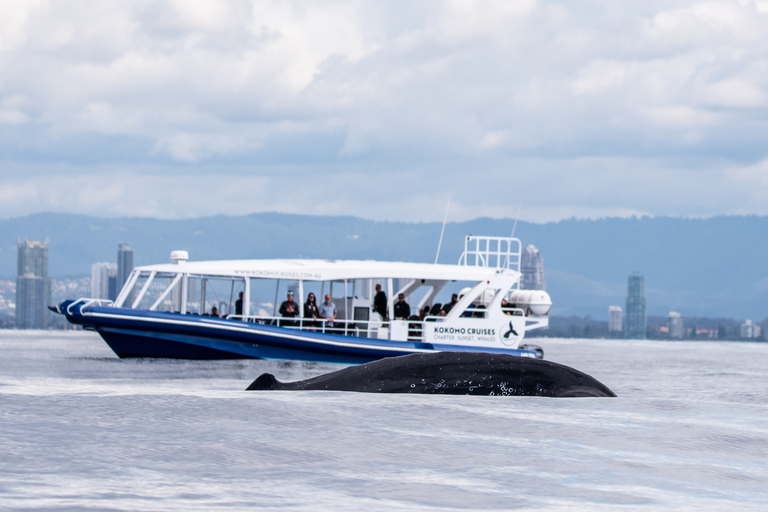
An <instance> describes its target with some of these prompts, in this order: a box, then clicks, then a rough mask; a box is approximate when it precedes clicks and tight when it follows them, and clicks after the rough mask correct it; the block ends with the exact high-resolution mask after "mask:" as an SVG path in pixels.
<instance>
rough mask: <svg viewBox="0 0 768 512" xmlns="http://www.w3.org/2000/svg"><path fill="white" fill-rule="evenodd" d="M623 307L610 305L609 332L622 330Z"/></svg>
mask: <svg viewBox="0 0 768 512" xmlns="http://www.w3.org/2000/svg"><path fill="white" fill-rule="evenodd" d="M621 313H622V311H621V308H620V307H619V306H608V332H621V331H622V330H623V329H622V326H621Z"/></svg>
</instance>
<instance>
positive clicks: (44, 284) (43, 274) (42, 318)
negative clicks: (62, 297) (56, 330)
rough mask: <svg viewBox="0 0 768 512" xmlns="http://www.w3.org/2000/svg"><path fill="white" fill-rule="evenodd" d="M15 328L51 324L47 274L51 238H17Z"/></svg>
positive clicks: (32, 327) (48, 278)
mask: <svg viewBox="0 0 768 512" xmlns="http://www.w3.org/2000/svg"><path fill="white" fill-rule="evenodd" d="M16 271H17V274H16V327H18V328H19V329H45V328H47V327H48V324H49V320H50V318H49V317H50V312H49V310H48V306H49V305H50V302H51V278H50V277H49V276H48V240H46V241H45V242H42V243H41V242H39V241H37V240H32V241H31V240H27V239H26V238H25V239H24V241H23V242H22V241H21V240H18V263H17V268H16Z"/></svg>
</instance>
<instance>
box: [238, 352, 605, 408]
mask: <svg viewBox="0 0 768 512" xmlns="http://www.w3.org/2000/svg"><path fill="white" fill-rule="evenodd" d="M248 390H249V391H263V390H326V391H359V392H365V393H420V394H442V395H499V396H549V397H612V396H616V395H615V394H614V393H613V391H611V390H610V389H608V388H607V387H606V386H605V385H604V384H602V383H601V382H599V381H597V380H596V379H594V378H592V377H591V376H589V375H587V374H585V373H582V372H580V371H578V370H574V369H573V368H569V367H567V366H564V365H561V364H557V363H553V362H551V361H541V360H539V359H533V358H528V357H515V356H508V355H504V354H486V353H472V352H438V353H431V354H411V355H408V356H401V357H389V358H386V359H382V360H379V361H373V362H371V363H367V364H363V365H359V366H351V367H349V368H344V369H342V370H338V371H335V372H332V373H329V374H326V375H320V376H318V377H314V378H312V379H307V380H302V381H299V382H288V383H283V382H280V381H278V380H277V379H275V377H274V376H273V375H272V374H269V373H265V374H263V375H261V376H260V377H259V378H257V379H256V380H255V381H253V383H251V385H250V386H248Z"/></svg>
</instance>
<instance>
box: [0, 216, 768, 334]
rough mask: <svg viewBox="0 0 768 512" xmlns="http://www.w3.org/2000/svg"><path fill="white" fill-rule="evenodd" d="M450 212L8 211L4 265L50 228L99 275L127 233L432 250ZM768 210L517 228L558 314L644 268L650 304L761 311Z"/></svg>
mask: <svg viewBox="0 0 768 512" xmlns="http://www.w3.org/2000/svg"><path fill="white" fill-rule="evenodd" d="M513 223H514V222H513V221H512V220H511V219H500V220H497V219H488V218H480V219H475V220H472V221H467V222H454V223H449V224H448V225H447V226H446V231H445V238H444V240H443V245H442V251H441V254H440V262H441V263H449V262H455V261H456V260H457V259H458V257H459V254H460V253H461V251H462V250H463V247H464V242H463V238H464V236H465V235H467V234H484V235H502V236H505V235H509V234H510V232H511V230H512V226H513ZM440 227H441V226H440V224H439V223H404V222H374V221H368V220H363V219H358V218H354V217H317V216H306V215H288V214H277V213H261V214H252V215H245V216H215V217H203V218H198V219H184V220H158V219H149V218H114V219H104V218H97V217H88V216H82V215H70V214H53V213H42V214H34V215H28V216H25V217H18V218H13V219H4V220H0V276H2V277H6V278H13V277H14V276H15V271H16V240H17V239H18V238H21V239H23V238H24V237H26V238H29V239H31V240H45V239H46V238H47V239H50V256H49V260H50V261H49V267H50V268H49V272H50V273H51V275H52V276H54V277H65V276H86V275H90V266H91V264H92V263H94V262H97V261H115V259H116V253H117V244H118V242H127V243H128V244H130V245H131V247H133V249H134V250H135V259H136V264H137V265H142V264H150V263H159V262H164V261H167V260H168V256H169V253H170V251H171V250H173V249H186V250H188V251H189V252H190V257H191V259H195V260H206V259H235V258H277V257H286V258H299V257H304V258H344V259H380V260H402V261H419V262H432V261H434V259H435V252H436V249H437V244H438V239H439V237H440ZM765 233H768V217H756V216H746V217H739V216H727V217H715V218H711V219H679V218H668V217H660V218H631V219H603V220H564V221H560V222H555V223H547V224H532V223H528V222H518V224H517V230H516V233H515V235H516V236H517V237H518V238H520V239H521V240H522V242H523V245H524V246H525V245H528V244H534V245H536V246H537V247H538V248H539V250H540V251H541V254H542V256H543V258H544V267H545V274H546V279H547V291H549V293H550V294H551V295H552V298H553V301H554V303H555V305H554V306H553V314H557V315H592V316H593V317H595V318H604V317H606V318H607V309H608V306H609V305H619V306H622V307H623V306H624V300H625V297H626V292H627V277H628V276H629V275H630V274H631V273H632V272H633V271H635V270H637V271H639V272H641V273H642V274H643V275H644V276H645V286H646V297H647V302H648V313H649V314H657V315H666V313H667V312H669V311H670V310H674V311H678V312H680V313H682V314H683V315H684V316H685V315H696V316H711V317H724V316H730V317H734V318H742V319H744V318H751V319H753V320H761V319H763V318H765V317H766V316H768V265H767V264H766V254H768V239H766V237H765V236H764V234H765Z"/></svg>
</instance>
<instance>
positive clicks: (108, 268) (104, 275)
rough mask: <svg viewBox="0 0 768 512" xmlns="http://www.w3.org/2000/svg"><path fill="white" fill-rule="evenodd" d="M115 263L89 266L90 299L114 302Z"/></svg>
mask: <svg viewBox="0 0 768 512" xmlns="http://www.w3.org/2000/svg"><path fill="white" fill-rule="evenodd" d="M116 279H117V263H107V262H103V263H94V264H93V265H91V298H93V299H109V300H115V298H116V297H115V288H116Z"/></svg>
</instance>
